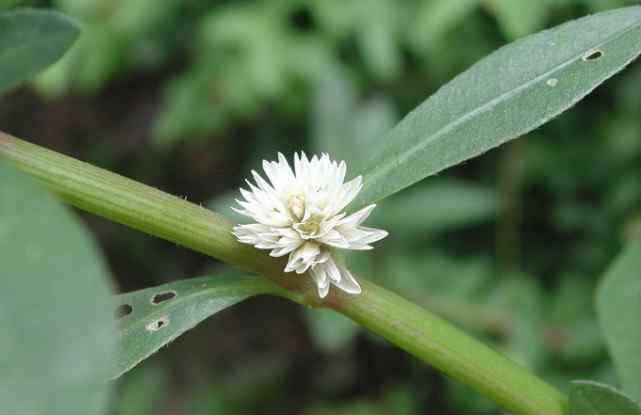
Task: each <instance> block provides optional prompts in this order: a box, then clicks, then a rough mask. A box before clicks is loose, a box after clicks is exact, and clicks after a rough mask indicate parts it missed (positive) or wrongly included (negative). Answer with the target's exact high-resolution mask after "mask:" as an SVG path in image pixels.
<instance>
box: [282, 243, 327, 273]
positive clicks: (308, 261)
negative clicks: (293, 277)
mask: <svg viewBox="0 0 641 415" xmlns="http://www.w3.org/2000/svg"><path fill="white" fill-rule="evenodd" d="M319 254H320V245H318V244H317V243H315V242H309V241H308V242H305V243H304V244H303V245H301V246H300V247H299V248H298V249H296V250H295V251H293V252H292V253H291V254H289V260H288V261H287V266H286V267H285V272H292V271H296V273H298V274H302V273H304V272H306V271H307V270H308V269H309V268H310V267H311V266H313V265H315V264H316V258H317V257H318V256H319Z"/></svg>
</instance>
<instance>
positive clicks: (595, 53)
mask: <svg viewBox="0 0 641 415" xmlns="http://www.w3.org/2000/svg"><path fill="white" fill-rule="evenodd" d="M602 56H603V51H602V50H599V49H595V50H592V51H590V52H588V53H587V54H586V55H585V56H584V57H583V60H584V61H586V62H587V61H595V60H597V59H599V58H600V57H602Z"/></svg>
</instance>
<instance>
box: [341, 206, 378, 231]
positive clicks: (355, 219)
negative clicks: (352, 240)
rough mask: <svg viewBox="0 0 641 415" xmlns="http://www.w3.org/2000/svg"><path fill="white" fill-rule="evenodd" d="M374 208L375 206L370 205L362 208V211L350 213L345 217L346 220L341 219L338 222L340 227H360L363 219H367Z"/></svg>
mask: <svg viewBox="0 0 641 415" xmlns="http://www.w3.org/2000/svg"><path fill="white" fill-rule="evenodd" d="M375 207H376V204H371V205H369V206H367V207H364V208H363V209H361V210H359V211H358V212H355V213H352V214H351V215H349V216H347V217H346V218H343V219H342V220H341V221H340V224H341V225H345V226H356V225H360V224H361V223H363V222H364V221H365V219H367V218H368V216H369V215H370V213H372V210H374V208H375Z"/></svg>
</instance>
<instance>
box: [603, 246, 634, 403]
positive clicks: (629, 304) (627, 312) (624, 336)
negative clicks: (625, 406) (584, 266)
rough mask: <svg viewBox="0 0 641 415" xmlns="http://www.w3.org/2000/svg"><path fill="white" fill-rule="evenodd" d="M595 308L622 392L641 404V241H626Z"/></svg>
mask: <svg viewBox="0 0 641 415" xmlns="http://www.w3.org/2000/svg"><path fill="white" fill-rule="evenodd" d="M596 306H597V313H598V315H599V322H600V324H601V328H602V330H603V334H604V335H605V340H606V342H607V344H608V349H609V350H610V354H611V355H612V360H613V361H614V365H615V367H616V369H617V372H618V374H619V377H620V379H621V383H622V384H623V390H624V391H625V392H626V393H627V394H628V395H630V396H631V397H632V398H634V399H636V400H638V401H641V359H639V351H640V350H641V240H634V241H631V242H629V243H628V246H627V247H626V248H625V250H624V251H623V253H622V254H621V255H620V256H619V258H618V259H617V260H616V262H615V263H614V264H613V265H612V266H611V267H610V269H609V270H608V272H607V273H606V275H605V277H604V279H603V281H602V282H601V285H600V286H599V288H598V290H597V298H596Z"/></svg>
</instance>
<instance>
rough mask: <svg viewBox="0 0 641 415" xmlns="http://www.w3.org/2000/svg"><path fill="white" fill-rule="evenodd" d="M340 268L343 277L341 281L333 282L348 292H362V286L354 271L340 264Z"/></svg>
mask: <svg viewBox="0 0 641 415" xmlns="http://www.w3.org/2000/svg"><path fill="white" fill-rule="evenodd" d="M338 268H339V269H340V272H341V279H340V280H339V281H332V284H334V285H335V286H336V287H337V288H340V289H341V290H343V291H345V292H346V293H348V294H360V293H361V286H360V285H359V284H358V282H357V281H356V279H354V277H353V276H352V273H351V272H349V271H348V270H347V269H345V268H344V267H342V266H340V265H339V266H338Z"/></svg>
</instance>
